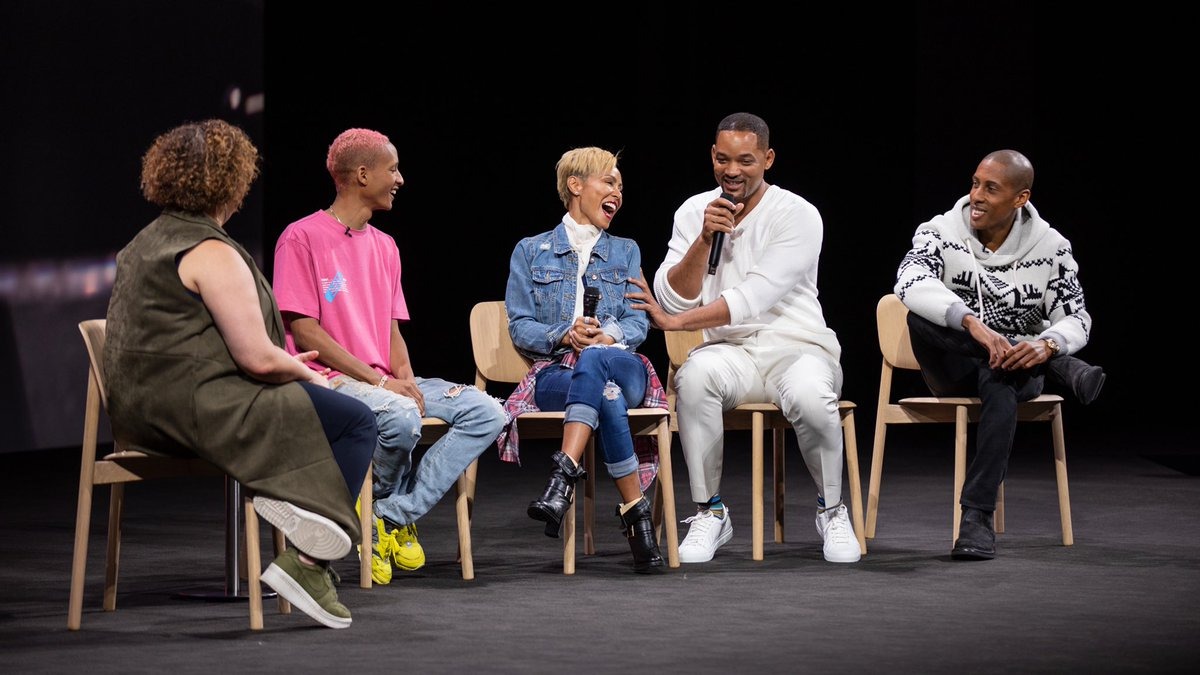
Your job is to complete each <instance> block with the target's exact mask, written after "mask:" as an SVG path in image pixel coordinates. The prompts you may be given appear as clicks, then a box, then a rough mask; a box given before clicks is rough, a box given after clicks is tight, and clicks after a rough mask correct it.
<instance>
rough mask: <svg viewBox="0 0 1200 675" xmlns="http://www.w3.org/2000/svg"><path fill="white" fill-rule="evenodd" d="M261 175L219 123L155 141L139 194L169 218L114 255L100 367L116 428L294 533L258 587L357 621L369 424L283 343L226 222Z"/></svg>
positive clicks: (341, 621)
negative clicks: (215, 470) (342, 575)
mask: <svg viewBox="0 0 1200 675" xmlns="http://www.w3.org/2000/svg"><path fill="white" fill-rule="evenodd" d="M258 173H259V154H258V149H257V148H256V147H255V146H254V144H253V143H252V142H251V141H250V139H249V138H248V137H247V136H246V133H245V132H244V131H242V130H241V129H239V128H238V127H236V126H233V125H231V124H229V123H227V122H224V121H222V120H217V119H210V120H205V121H202V122H194V123H186V124H183V125H180V126H178V127H175V128H174V129H171V130H170V131H167V132H165V133H163V134H162V135H160V136H159V137H157V138H156V139H155V140H154V142H153V143H152V144H151V146H150V149H149V150H147V151H146V153H145V155H144V156H143V157H142V176H141V187H142V194H143V195H144V196H145V198H146V200H147V201H149V202H150V203H152V204H154V205H156V206H159V207H161V208H162V213H161V214H160V215H159V216H158V217H157V218H155V219H154V221H152V222H151V223H150V224H149V225H147V226H146V227H144V228H143V229H142V230H141V231H140V232H138V233H137V235H136V236H134V238H133V239H132V240H131V241H130V242H129V243H128V244H127V245H126V246H125V247H124V248H123V249H121V251H120V252H119V253H118V254H117V271H116V279H115V282H114V284H113V290H112V296H111V298H110V299H109V304H108V312H107V331H106V332H107V341H106V344H105V349H104V366H105V372H106V373H107V374H108V379H109V387H108V388H109V392H108V411H109V415H110V417H111V421H112V431H113V437H114V438H115V439H117V440H119V441H120V442H121V443H122V444H123V445H124V446H125V447H128V448H130V449H134V450H141V451H145V452H150V453H155V454H162V453H164V452H165V453H169V454H172V455H179V456H197V457H200V458H203V459H205V460H207V461H209V462H211V463H212V464H214V465H216V466H217V467H219V468H220V469H221V470H222V471H224V472H225V473H227V474H228V475H230V476H232V477H233V478H234V479H235V480H237V481H238V482H239V483H241V484H242V485H244V486H246V487H247V488H249V489H250V490H253V492H254V494H255V498H254V508H255V510H256V511H257V512H258V513H259V515H261V516H262V517H263V518H265V519H266V520H267V521H268V522H270V523H271V524H272V525H274V526H275V527H276V528H279V529H280V531H282V532H283V533H284V534H285V535H286V536H287V538H288V539H289V540H290V542H291V544H292V545H291V546H289V547H288V548H287V550H285V551H284V552H283V553H282V554H281V555H280V556H279V557H278V558H276V559H275V560H274V561H273V562H272V563H271V564H270V566H268V568H267V570H266V571H265V572H263V575H262V580H263V582H264V583H266V584H268V585H269V586H270V587H271V588H273V589H275V591H276V592H278V593H279V594H280V596H282V597H284V598H286V599H287V600H288V601H290V602H291V603H292V604H293V605H295V606H296V607H298V608H300V609H301V610H302V611H303V612H304V613H305V614H308V615H309V616H310V617H312V618H314V619H316V620H317V621H318V622H320V623H321V624H324V625H326V626H329V627H331V628H346V627H348V626H349V625H350V622H351V617H350V611H349V610H348V609H347V608H346V606H345V605H343V604H342V603H340V602H339V601H338V597H337V591H336V590H335V589H334V573H333V571H332V570H331V569H330V567H329V561H330V560H336V559H339V558H342V557H343V556H345V555H346V554H347V553H349V552H350V547H351V542H352V541H354V540H357V539H358V538H359V537H360V536H361V533H360V532H361V531H360V529H359V526H358V519H357V517H356V516H355V514H354V495H357V493H358V489H359V486H361V485H362V482H363V480H364V479H365V477H366V473H367V469H368V467H369V465H370V460H371V453H372V451H373V450H374V447H375V434H376V428H375V418H374V415H373V414H372V413H371V410H370V409H369V408H367V407H366V406H365V405H363V404H362V403H360V402H358V401H355V400H354V399H351V398H349V397H347V396H342V395H341V394H339V393H337V392H335V391H333V390H332V389H330V388H329V383H328V381H327V380H326V378H325V374H324V373H322V372H321V371H318V370H313V369H312V368H309V367H308V366H307V365H305V364H306V363H307V362H309V361H312V360H313V359H316V358H317V357H318V353H317V352H316V351H310V352H305V353H302V354H298V355H295V356H293V355H292V354H289V353H288V352H287V350H286V349H285V348H284V329H283V320H282V316H281V315H280V313H279V308H278V306H277V305H276V302H275V298H274V296H273V294H272V292H271V287H270V285H269V284H268V283H267V280H266V278H265V277H264V276H263V274H262V272H261V271H260V270H259V269H258V267H257V266H256V264H255V262H254V259H253V258H252V257H251V256H250V254H249V253H248V252H247V251H246V249H245V248H243V247H242V246H241V245H240V244H239V243H237V242H236V241H235V240H234V239H233V238H232V237H230V236H229V234H228V233H226V231H225V223H226V222H227V221H228V220H229V218H230V217H231V216H232V215H233V214H234V213H236V212H237V211H238V209H239V208H241V205H242V201H243V200H244V198H245V196H246V193H247V192H249V190H250V186H251V184H252V183H253V182H254V180H255V179H256V178H257V176H258Z"/></svg>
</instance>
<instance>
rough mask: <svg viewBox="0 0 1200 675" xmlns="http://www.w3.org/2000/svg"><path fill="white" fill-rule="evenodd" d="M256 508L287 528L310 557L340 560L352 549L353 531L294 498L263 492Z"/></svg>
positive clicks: (283, 529) (282, 529)
mask: <svg viewBox="0 0 1200 675" xmlns="http://www.w3.org/2000/svg"><path fill="white" fill-rule="evenodd" d="M254 510H255V511H256V512H257V513H258V515H260V516H262V517H263V518H264V519H266V521H267V522H268V523H270V524H272V525H274V526H275V527H276V529H278V530H279V531H280V532H283V536H285V537H287V538H288V541H290V542H292V543H293V544H294V545H295V546H296V548H298V549H300V550H301V551H303V552H304V553H305V554H307V555H308V556H309V557H312V558H316V559H317V560H340V559H342V558H344V557H345V556H346V554H347V553H349V552H350V548H351V543H350V535H348V534H346V533H345V532H344V531H342V528H341V527H338V525H337V523H335V522H333V521H332V520H330V519H328V518H326V517H325V516H322V515H320V514H319V513H313V512H312V511H308V510H306V509H302V508H300V507H299V506H296V505H295V504H292V503H290V502H285V501H282V500H279V499H271V498H270V497H262V496H256V497H255V498H254ZM284 576H287V575H286V574H285V575H284ZM276 590H279V589H276ZM289 600H290V598H289Z"/></svg>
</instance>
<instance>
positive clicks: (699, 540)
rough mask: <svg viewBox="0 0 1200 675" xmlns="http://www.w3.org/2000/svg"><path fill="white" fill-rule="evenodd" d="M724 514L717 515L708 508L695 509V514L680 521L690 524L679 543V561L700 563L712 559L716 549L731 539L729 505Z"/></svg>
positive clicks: (731, 526) (731, 529) (731, 524)
mask: <svg viewBox="0 0 1200 675" xmlns="http://www.w3.org/2000/svg"><path fill="white" fill-rule="evenodd" d="M724 511H725V515H724V516H721V517H719V518H718V517H717V516H715V515H713V512H712V511H710V510H707V509H705V510H701V511H697V512H696V515H694V516H692V517H691V518H688V519H687V520H684V521H682V522H683V523H684V524H685V525H686V524H689V523H690V524H691V527H689V528H688V533H687V536H686V537H684V538H683V541H681V542H680V543H679V562H685V563H702V562H708V561H709V560H712V559H713V554H715V553H716V552H717V549H718V548H720V547H721V546H722V545H724V544H725V543H727V542H728V541H729V540H730V539H733V521H731V520H730V519H729V507H725V509H724Z"/></svg>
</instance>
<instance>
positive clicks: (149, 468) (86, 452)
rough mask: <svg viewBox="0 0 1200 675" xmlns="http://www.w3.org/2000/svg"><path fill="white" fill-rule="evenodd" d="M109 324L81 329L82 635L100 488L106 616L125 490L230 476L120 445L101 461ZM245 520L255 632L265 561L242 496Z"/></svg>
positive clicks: (77, 614)
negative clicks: (104, 516)
mask: <svg viewBox="0 0 1200 675" xmlns="http://www.w3.org/2000/svg"><path fill="white" fill-rule="evenodd" d="M105 327H106V321H105V320H104V319H89V320H86V321H81V322H80V323H79V332H80V333H82V334H83V342H84V346H85V347H86V348H87V354H88V362H89V363H90V366H89V368H88V392H87V403H86V408H85V411H84V423H83V447H82V454H81V458H80V462H79V503H78V506H77V510H76V512H75V552H74V556H73V557H72V560H71V594H70V602H69V606H68V610H67V628H68V629H70V630H79V627H80V624H81V622H82V620H83V587H84V582H85V577H86V571H87V549H88V535H89V533H90V529H91V518H92V491H93V488H95V487H96V486H98V485H108V486H110V495H111V496H110V498H109V508H108V548H107V554H106V560H105V566H104V604H103V606H104V610H105V611H108V612H111V611H114V610H116V608H117V571H118V567H119V564H120V559H119V558H120V552H121V516H122V512H123V509H124V504H125V484H126V483H133V482H138V481H143V480H153V479H158V478H171V477H182V476H225V477H226V480H232V478H230V477H228V476H226V474H224V473H223V472H222V471H221V470H220V469H218V468H217V467H216V466H214V465H213V464H210V463H209V462H207V461H205V460H203V459H199V458H180V457H171V456H165V455H161V456H160V455H149V454H146V453H143V452H138V451H135V450H127V449H125V448H123V447H121V445H120V444H119V443H117V442H115V441H114V443H113V451H112V452H111V453H109V454H107V455H105V456H104V457H101V458H99V459H97V457H96V446H97V435H98V429H99V423H100V414H101V407H103V408H104V409H105V410H107V406H108V390H107V389H106V387H105V383H104V340H105ZM242 508H243V509H244V511H243V513H244V514H245V540H244V543H245V547H244V548H245V555H246V559H245V565H246V574H247V577H248V582H249V583H248V592H249V604H250V629H251V630H261V629H262V627H263V608H262V585H261V582H260V580H259V575H260V573H261V571H262V569H261V568H262V561H261V557H260V551H259V530H258V515H257V513H256V512H255V510H254V503H253V494H251V493H250V491H249V490H242ZM271 530H272V532H273V540H274V544H275V554H276V555H279V553H281V552H282V551H283V547H284V545H285V544H284V537H283V533H282V532H279V531H278V530H276V529H275V528H274V527H272V528H271ZM279 611H280V613H282V614H287V613H289V612H290V611H291V605H290V603H288V602H287V601H286V600H284V599H283V598H282V597H280V598H279Z"/></svg>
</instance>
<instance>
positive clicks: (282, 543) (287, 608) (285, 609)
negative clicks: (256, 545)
mask: <svg viewBox="0 0 1200 675" xmlns="http://www.w3.org/2000/svg"><path fill="white" fill-rule="evenodd" d="M271 543H272V544H274V546H273V548H274V550H275V557H276V558H278V557H279V556H280V555H281V554H282V553H283V552H284V550H285V549H287V538H286V537H284V536H283V530H280V529H277V528H276V527H275V526H274V525H272V526H271ZM275 601H276V604H277V605H278V606H279V613H280V614H291V613H292V603H290V602H288V601H287V599H286V598H284V597H283V596H282V595H279V594H278V593H276V594H275Z"/></svg>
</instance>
